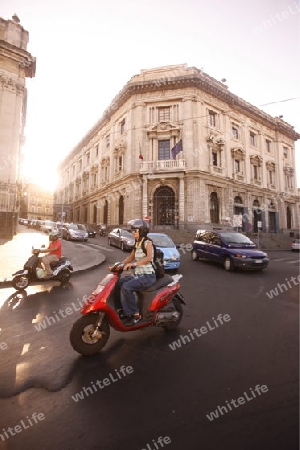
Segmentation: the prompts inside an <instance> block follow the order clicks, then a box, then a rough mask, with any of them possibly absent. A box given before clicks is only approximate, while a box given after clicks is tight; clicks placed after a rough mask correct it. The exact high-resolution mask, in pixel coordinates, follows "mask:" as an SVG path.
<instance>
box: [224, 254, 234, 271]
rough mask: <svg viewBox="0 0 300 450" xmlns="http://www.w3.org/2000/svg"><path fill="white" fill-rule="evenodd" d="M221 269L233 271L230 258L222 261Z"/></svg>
mask: <svg viewBox="0 0 300 450" xmlns="http://www.w3.org/2000/svg"><path fill="white" fill-rule="evenodd" d="M223 267H224V269H225V270H227V271H228V272H229V271H233V270H234V265H233V261H232V259H231V258H229V257H227V258H225V259H224V261H223Z"/></svg>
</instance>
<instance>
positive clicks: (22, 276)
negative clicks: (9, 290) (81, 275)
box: [12, 248, 73, 291]
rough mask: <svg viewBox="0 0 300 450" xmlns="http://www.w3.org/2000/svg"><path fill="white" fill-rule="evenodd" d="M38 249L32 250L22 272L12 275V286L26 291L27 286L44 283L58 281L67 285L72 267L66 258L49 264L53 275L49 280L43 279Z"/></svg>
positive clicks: (43, 274)
mask: <svg viewBox="0 0 300 450" xmlns="http://www.w3.org/2000/svg"><path fill="white" fill-rule="evenodd" d="M40 251H41V250H40V249H34V248H33V249H32V256H30V258H29V259H28V260H27V261H26V263H25V264H24V269H23V270H18V272H15V273H14V274H13V277H14V278H13V280H12V285H13V287H14V288H15V289H16V290H18V291H21V290H22V289H26V288H27V287H28V286H29V284H31V283H36V282H39V283H40V282H44V281H50V280H53V281H60V282H61V283H67V282H68V281H69V279H70V276H71V271H72V270H73V267H72V265H71V261H70V260H69V258H67V257H66V256H63V257H62V258H61V259H60V260H59V261H55V262H52V263H51V264H50V266H51V268H52V270H53V275H52V277H51V278H47V279H45V271H44V269H43V268H42V265H41V258H39V253H40Z"/></svg>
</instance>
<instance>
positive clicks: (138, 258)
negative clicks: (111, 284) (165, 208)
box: [119, 219, 156, 325]
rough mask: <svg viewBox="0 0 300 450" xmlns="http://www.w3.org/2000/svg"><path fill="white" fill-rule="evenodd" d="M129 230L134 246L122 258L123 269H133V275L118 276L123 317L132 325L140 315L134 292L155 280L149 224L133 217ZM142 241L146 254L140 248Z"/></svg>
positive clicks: (146, 286) (137, 320)
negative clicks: (126, 255) (128, 253)
mask: <svg viewBox="0 0 300 450" xmlns="http://www.w3.org/2000/svg"><path fill="white" fill-rule="evenodd" d="M128 225H129V226H130V231H131V232H132V234H133V236H134V238H135V242H136V243H135V248H134V249H133V250H132V252H131V253H130V255H129V256H128V257H127V258H126V259H124V261H123V264H125V266H124V270H129V269H134V275H128V276H125V277H122V278H120V280H119V284H120V287H121V302H122V307H123V314H122V316H123V318H124V317H125V318H126V317H127V318H128V325H134V324H136V323H138V322H139V321H140V320H141V318H142V317H141V315H140V312H139V309H138V305H137V298H136V294H135V292H137V291H143V290H145V289H147V288H148V287H150V286H152V284H153V283H155V281H156V275H155V271H154V268H153V265H152V261H153V245H152V241H151V240H149V239H147V234H148V232H149V224H148V222H147V221H146V220H140V219H135V220H131V221H130V222H128ZM142 241H145V242H144V248H145V250H146V254H145V253H144V251H143V248H142Z"/></svg>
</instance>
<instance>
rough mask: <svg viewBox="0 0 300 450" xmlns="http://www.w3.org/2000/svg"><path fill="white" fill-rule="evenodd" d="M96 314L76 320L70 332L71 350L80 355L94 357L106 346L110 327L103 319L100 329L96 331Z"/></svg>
mask: <svg viewBox="0 0 300 450" xmlns="http://www.w3.org/2000/svg"><path fill="white" fill-rule="evenodd" d="M97 320H98V314H94V313H93V314H88V315H86V316H82V317H80V319H78V320H77V321H76V322H75V323H74V325H73V327H72V329H71V332H70V342H71V345H72V347H73V349H74V350H75V351H76V352H78V353H80V354H81V355H84V356H88V355H95V354H97V353H99V352H100V350H102V349H103V347H104V346H105V345H106V343H107V341H108V339H109V335H110V327H109V323H108V321H107V319H105V318H104V319H103V321H102V324H101V327H100V329H98V330H96V326H95V325H96V322H97Z"/></svg>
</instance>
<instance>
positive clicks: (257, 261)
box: [255, 259, 263, 264]
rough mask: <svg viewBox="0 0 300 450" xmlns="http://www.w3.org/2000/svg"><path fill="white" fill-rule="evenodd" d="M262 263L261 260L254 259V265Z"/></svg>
mask: <svg viewBox="0 0 300 450" xmlns="http://www.w3.org/2000/svg"><path fill="white" fill-rule="evenodd" d="M262 262H263V260H262V259H256V260H255V263H256V264H261V263H262Z"/></svg>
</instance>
